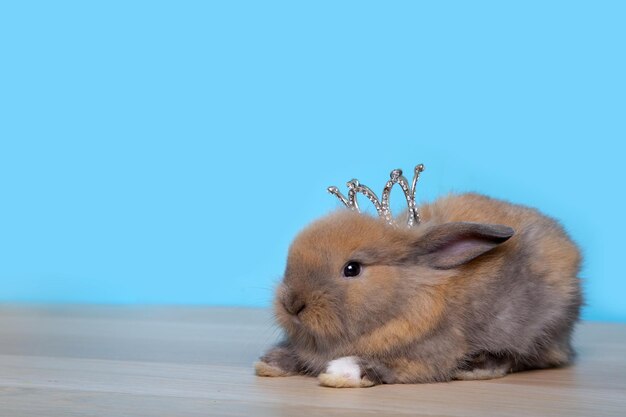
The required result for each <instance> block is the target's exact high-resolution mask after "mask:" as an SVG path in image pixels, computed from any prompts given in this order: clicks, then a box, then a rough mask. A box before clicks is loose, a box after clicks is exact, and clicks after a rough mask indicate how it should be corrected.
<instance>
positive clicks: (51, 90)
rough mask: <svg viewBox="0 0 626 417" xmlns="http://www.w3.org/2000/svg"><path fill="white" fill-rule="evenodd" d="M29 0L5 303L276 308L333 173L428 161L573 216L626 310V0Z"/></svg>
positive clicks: (7, 47) (8, 92)
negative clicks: (275, 297) (302, 234)
mask: <svg viewBox="0 0 626 417" xmlns="http://www.w3.org/2000/svg"><path fill="white" fill-rule="evenodd" d="M11 3H13V4H9V2H2V3H0V60H1V61H0V62H1V66H0V193H1V200H0V203H1V206H0V301H11V302H15V301H27V302H33V301H34V302H90V303H183V304H217V305H246V306H266V305H268V304H269V301H270V299H271V296H272V287H273V285H274V284H275V282H276V281H277V280H278V279H279V278H280V275H281V273H282V270H283V267H284V262H285V255H286V250H287V247H288V245H289V242H290V240H291V239H292V238H293V236H294V235H295V234H296V233H297V231H298V230H299V229H300V228H301V227H303V226H304V225H305V224H307V223H308V222H310V221H311V220H313V219H315V218H316V217H319V216H321V215H324V214H325V213H327V212H329V211H330V210H333V209H335V208H337V207H338V204H337V202H336V200H335V199H334V198H333V197H332V196H329V195H327V194H326V192H325V188H326V187H327V186H328V185H332V184H335V185H339V186H341V187H343V185H344V183H345V181H347V180H349V179H350V178H352V177H357V178H359V179H360V180H361V181H363V182H365V183H367V184H368V185H371V186H372V188H374V189H375V190H376V191H379V190H380V189H381V188H382V186H383V184H384V181H385V179H386V178H387V175H388V173H389V171H390V170H391V169H392V168H396V167H402V168H404V169H405V170H407V171H410V170H411V168H412V167H413V166H414V165H415V164H416V163H419V162H424V163H425V164H426V165H427V171H426V172H425V173H424V175H423V177H422V182H421V186H420V189H419V199H421V200H432V199H434V198H436V197H437V196H440V195H442V194H445V193H447V192H449V191H466V190H473V191H478V192H482V193H486V194H489V195H492V196H496V197H501V198H505V199H509V200H512V201H515V202H520V203H524V204H528V205H533V206H536V207H538V208H540V209H541V210H543V211H544V212H546V213H548V214H550V215H552V216H555V217H557V218H559V219H560V220H561V221H562V223H563V224H564V225H565V227H566V228H567V229H568V230H569V231H570V233H571V234H572V236H573V237H574V238H575V239H576V241H577V242H579V243H580V244H581V246H582V248H583V250H584V254H585V259H586V261H585V267H584V270H583V273H582V276H583V277H584V279H585V291H586V294H587V303H588V306H587V307H586V309H585V314H584V316H585V318H587V319H592V320H613V321H626V303H624V302H623V298H624V295H623V294H624V291H625V290H626V280H624V272H623V271H624V266H623V264H624V258H623V256H624V255H623V252H624V245H623V240H624V236H626V227H625V226H624V223H625V220H624V215H623V214H622V213H623V211H624V206H625V199H624V173H623V166H622V165H623V160H624V156H625V153H624V145H623V143H624V140H625V139H626V127H625V122H624V121H625V115H626V88H625V79H626V77H625V75H624V74H626V58H625V53H624V45H625V41H626V25H624V20H625V17H626V13H625V12H626V7H625V6H624V5H625V4H626V3H625V2H620V1H615V2H610V1H589V2H576V1H564V2H558V1H554V2H544V1H538V2H529V1H525V2H497V1H494V2H486V1H474V2H464V1H459V2H430V3H428V4H427V3H419V2H363V1H358V2H308V3H303V2H288V1H285V2H275V1H271V2H267V1H265V2H241V1H229V2H220V3H218V2H191V1H184V2H175V1H170V2H157V1H150V2H139V1H134V2H121V1H120V2H115V1H101V2H82V1H77V2H62V1H58V2H28V1H20V2H11ZM395 192H396V191H394V193H395ZM394 196H395V197H398V195H397V194H394ZM398 200H399V198H396V200H395V201H396V202H398Z"/></svg>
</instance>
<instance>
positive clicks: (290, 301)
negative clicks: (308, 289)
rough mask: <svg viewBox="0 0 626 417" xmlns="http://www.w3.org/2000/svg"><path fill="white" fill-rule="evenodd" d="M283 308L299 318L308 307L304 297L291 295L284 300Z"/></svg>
mask: <svg viewBox="0 0 626 417" xmlns="http://www.w3.org/2000/svg"><path fill="white" fill-rule="evenodd" d="M283 306H284V307H285V310H287V312H288V313H289V314H292V315H294V316H297V315H298V314H300V313H301V312H302V310H304V308H305V307H306V303H305V302H304V299H303V298H302V297H298V296H295V295H290V296H288V297H286V299H285V300H283Z"/></svg>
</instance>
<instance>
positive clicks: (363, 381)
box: [318, 356, 374, 388]
mask: <svg viewBox="0 0 626 417" xmlns="http://www.w3.org/2000/svg"><path fill="white" fill-rule="evenodd" d="M318 379H319V381H320V384H321V385H323V386H326V387H333V388H365V387H371V386H372V385H374V383H373V382H372V381H370V380H369V379H368V378H367V377H364V376H363V371H362V369H361V365H360V364H359V358H357V357H356V356H344V357H343V358H339V359H335V360H332V361H330V362H328V366H327V367H326V371H325V372H324V373H322V374H320V375H319V376H318Z"/></svg>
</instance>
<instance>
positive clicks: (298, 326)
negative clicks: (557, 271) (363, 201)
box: [275, 210, 514, 352]
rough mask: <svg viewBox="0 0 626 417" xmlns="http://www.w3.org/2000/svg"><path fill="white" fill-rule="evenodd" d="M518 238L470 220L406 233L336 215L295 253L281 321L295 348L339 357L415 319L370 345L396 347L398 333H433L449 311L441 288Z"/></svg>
mask: <svg viewBox="0 0 626 417" xmlns="http://www.w3.org/2000/svg"><path fill="white" fill-rule="evenodd" d="M513 233H514V231H513V229H511V228H510V227H507V226H502V225H490V224H481V223H467V222H454V223H444V224H429V222H426V223H424V224H421V225H419V226H418V227H415V228H413V229H406V228H400V227H393V226H390V225H388V224H387V223H385V222H384V221H382V220H381V219H378V218H374V217H371V216H369V215H366V214H360V213H356V212H353V211H347V210H341V211H338V212H335V213H331V214H330V215H328V216H326V217H324V218H322V219H320V220H318V221H316V222H314V223H313V224H311V225H310V226H309V227H308V228H306V229H305V230H303V231H302V232H301V233H300V234H299V235H298V236H297V237H296V239H295V240H294V242H293V243H292V245H291V247H290V249H289V255H288V260H287V267H286V270H285V274H284V278H283V281H282V283H281V284H280V285H279V287H278V290H277V294H276V298H275V312H276V316H277V319H278V323H279V324H280V325H281V326H282V327H283V328H284V329H285V331H286V333H287V336H288V338H289V339H290V341H291V342H292V343H293V344H294V345H296V346H297V345H300V346H303V347H304V346H309V347H311V348H314V349H315V350H316V351H318V352H319V351H324V350H334V351H335V352H336V351H337V350H339V351H342V350H344V351H349V350H350V349H352V350H354V346H358V345H359V343H358V341H359V340H360V339H362V338H363V337H364V336H365V335H367V334H368V333H369V332H371V330H372V329H377V328H378V329H379V328H381V327H384V326H392V327H393V324H392V323H394V320H397V319H398V318H399V317H404V318H406V315H407V314H410V315H411V316H412V319H411V321H410V322H411V323H414V325H413V326H412V328H405V329H403V328H395V329H394V330H393V332H391V333H389V334H388V336H385V340H380V341H378V342H376V341H371V340H370V341H368V344H367V346H368V347H367V349H373V350H379V351H382V350H384V349H385V348H386V347H388V346H394V345H397V343H394V340H393V337H395V336H393V335H396V336H397V337H400V338H401V337H402V335H403V334H405V335H406V334H410V335H411V337H415V336H416V335H415V333H416V332H425V331H427V330H428V329H432V328H433V326H435V325H436V323H437V321H438V320H440V318H441V316H442V314H443V312H444V311H445V297H444V293H443V292H442V290H441V287H442V286H444V285H445V283H446V282H448V281H449V280H450V279H453V277H454V276H455V275H457V274H458V273H459V271H460V270H461V269H462V268H464V267H465V266H466V265H468V264H469V263H472V261H473V260H475V259H476V258H478V257H479V256H480V255H482V254H484V253H486V252H488V251H490V250H492V249H494V248H495V247H496V246H498V245H499V244H501V243H503V242H505V241H506V240H507V239H509V238H510V237H511V236H512V235H513ZM477 261H478V260H477ZM402 323H407V321H406V320H403V321H402ZM396 327H397V326H396ZM378 334H385V333H384V332H383V333H380V332H378ZM390 339H391V340H390ZM395 342H400V340H395Z"/></svg>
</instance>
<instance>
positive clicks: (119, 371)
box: [0, 305, 626, 417]
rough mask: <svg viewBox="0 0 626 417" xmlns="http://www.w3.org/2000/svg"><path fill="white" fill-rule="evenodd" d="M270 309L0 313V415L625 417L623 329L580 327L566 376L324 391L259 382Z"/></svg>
mask: <svg viewBox="0 0 626 417" xmlns="http://www.w3.org/2000/svg"><path fill="white" fill-rule="evenodd" d="M278 335H279V332H278V330H277V329H276V327H275V326H274V325H273V324H272V319H271V315H270V314H269V312H268V311H266V310H259V309H234V308H204V307H203V308H200V307H198V308H194V307H184V308H183V307H180V308H177V307H102V306H16V305H0V416H2V417H5V416H6V417H21V416H24V417H42V416H187V415H190V416H196V415H197V416H212V415H215V416H298V417H302V416H309V415H310V416H318V415H319V416H328V415H340V416H366V415H385V416H388V415H407V416H408V415H413V416H420V415H423V416H481V417H486V416H518V415H520V416H594V417H595V416H609V415H610V416H626V325H622V324H603V323H584V324H582V325H580V326H579V328H578V332H577V335H576V346H577V348H578V351H579V359H578V362H577V363H576V365H574V366H571V367H569V368H565V369H552V370H544V371H532V372H525V373H519V374H514V375H509V376H507V377H505V378H502V379H497V380H491V381H455V382H450V383H440V384H424V385H384V386H377V387H373V388H362V389H333V388H324V387H320V386H319V385H318V384H317V380H316V379H315V378H310V377H289V378H259V377H256V376H254V374H253V370H252V363H253V361H254V360H255V359H256V358H257V357H258V355H259V354H260V353H261V352H262V351H263V350H264V349H265V348H266V347H268V346H269V345H271V344H272V343H273V342H274V341H275V340H276V338H277V337H278Z"/></svg>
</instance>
